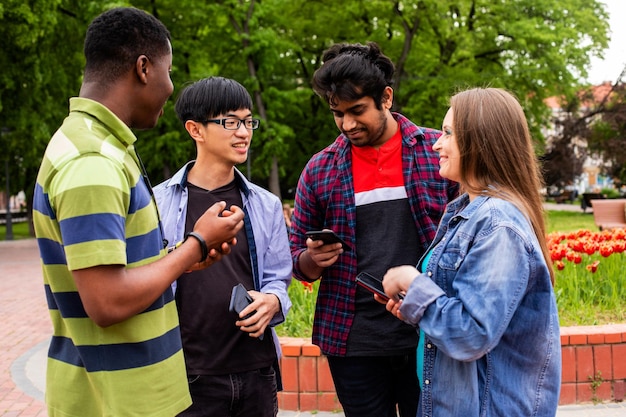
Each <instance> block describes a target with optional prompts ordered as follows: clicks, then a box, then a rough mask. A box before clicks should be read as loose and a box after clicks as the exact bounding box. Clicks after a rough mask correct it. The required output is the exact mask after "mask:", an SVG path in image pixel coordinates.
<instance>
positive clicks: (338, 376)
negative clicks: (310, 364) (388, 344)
mask: <svg viewBox="0 0 626 417" xmlns="http://www.w3.org/2000/svg"><path fill="white" fill-rule="evenodd" d="M328 365H329V367H330V372H331V374H332V376H333V381H334V382H335V389H336V390H337V397H338V398H339V402H341V406H342V407H343V411H344V413H345V415H346V417H368V416H371V417H395V416H397V415H398V412H399V415H400V416H401V417H415V416H416V415H417V405H418V403H419V396H420V389H419V383H418V381H417V368H416V362H415V353H413V354H408V355H400V356H379V357H376V356H374V357H362V356H359V357H338V356H329V357H328Z"/></svg>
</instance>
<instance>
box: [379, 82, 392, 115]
mask: <svg viewBox="0 0 626 417" xmlns="http://www.w3.org/2000/svg"><path fill="white" fill-rule="evenodd" d="M382 106H383V107H384V108H385V109H391V107H392V106H393V88H391V87H389V86H387V87H385V91H383V95H382Z"/></svg>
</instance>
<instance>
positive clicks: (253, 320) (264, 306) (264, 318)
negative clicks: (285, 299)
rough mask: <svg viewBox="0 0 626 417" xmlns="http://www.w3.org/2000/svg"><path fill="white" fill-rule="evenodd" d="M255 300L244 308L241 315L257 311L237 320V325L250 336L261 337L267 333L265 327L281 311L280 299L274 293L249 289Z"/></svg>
mask: <svg viewBox="0 0 626 417" xmlns="http://www.w3.org/2000/svg"><path fill="white" fill-rule="evenodd" d="M248 294H250V297H252V299H253V300H254V301H253V302H252V303H250V305H248V306H247V307H246V308H244V309H243V310H242V311H241V313H239V317H246V316H247V315H248V314H250V313H252V312H255V311H256V312H255V313H254V314H253V315H252V316H250V317H248V318H247V319H244V320H237V321H236V322H235V325H236V326H237V327H239V328H240V329H241V331H243V332H247V333H249V334H250V337H260V336H261V335H263V334H265V328H266V327H267V326H268V325H269V324H270V321H271V320H272V318H273V317H274V316H275V315H276V313H278V312H279V311H280V301H278V297H277V296H276V295H274V294H265V293H262V292H258V291H248Z"/></svg>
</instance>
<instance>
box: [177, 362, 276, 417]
mask: <svg viewBox="0 0 626 417" xmlns="http://www.w3.org/2000/svg"><path fill="white" fill-rule="evenodd" d="M188 378H189V390H190V392H191V399H192V401H193V404H192V405H191V406H190V407H189V408H188V409H187V410H185V411H183V412H182V413H180V414H179V416H180V417H275V416H276V415H277V414H278V399H277V395H276V374H275V372H274V368H272V367H271V366H269V367H267V368H262V369H257V370H254V371H249V372H241V373H237V374H228V375H190V376H189V377H188Z"/></svg>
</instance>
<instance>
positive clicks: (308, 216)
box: [290, 113, 458, 356]
mask: <svg viewBox="0 0 626 417" xmlns="http://www.w3.org/2000/svg"><path fill="white" fill-rule="evenodd" d="M393 116H394V118H395V119H396V120H397V121H398V123H399V125H400V130H401V132H402V171H403V176H404V186H405V188H406V192H407V195H408V199H409V204H410V207H411V212H412V214H413V220H414V221H415V224H416V227H417V231H418V238H419V244H420V246H421V247H422V250H423V251H425V250H426V249H427V247H428V244H429V243H430V241H431V240H432V239H433V238H434V236H435V232H436V230H437V225H438V224H439V220H440V218H441V216H442V215H443V212H444V209H445V206H446V204H447V203H448V201H451V200H452V199H454V198H455V197H456V196H457V195H458V184H457V183H455V182H452V181H448V180H446V179H443V178H441V176H440V175H439V157H438V155H437V153H435V152H434V151H433V150H432V146H433V144H434V143H435V141H436V140H437V139H438V137H439V136H440V134H441V132H440V131H438V130H435V129H429V128H423V127H419V126H416V125H415V124H413V123H412V122H411V121H410V120H409V119H407V118H406V117H404V116H402V115H401V114H398V113H393ZM325 228H326V229H332V230H334V231H335V233H337V234H338V235H339V236H340V237H341V238H343V239H344V240H345V241H346V242H348V244H350V245H351V246H353V247H355V246H356V245H357V244H358V243H357V242H356V238H355V230H356V206H355V198H354V186H353V179H352V153H351V144H350V141H349V140H348V139H347V138H346V137H345V136H344V135H343V134H341V135H339V136H338V137H337V139H336V140H335V141H334V142H333V143H332V144H331V145H329V146H328V147H326V148H325V149H323V150H322V151H320V152H319V153H317V154H315V155H314V156H313V157H312V158H311V159H310V160H309V162H308V163H307V165H306V166H305V168H304V170H303V171H302V174H301V176H300V180H299V181H298V187H297V190H296V197H295V204H294V213H293V218H292V229H291V233H290V244H291V255H292V258H293V261H294V277H295V278H296V279H298V280H302V281H308V279H307V278H306V277H305V276H304V275H303V274H302V272H301V270H300V268H299V265H298V262H297V261H298V257H299V256H300V254H301V253H302V252H303V251H304V250H305V249H306V243H305V242H306V235H305V233H306V232H307V231H308V230H321V229H325ZM383 244H384V243H383ZM356 274H357V259H356V251H354V250H353V251H348V252H344V253H343V254H342V255H341V256H340V257H339V259H338V261H337V262H336V263H335V264H333V265H332V266H330V267H328V268H327V269H326V270H325V271H324V273H323V275H322V279H321V282H320V288H319V293H318V298H317V303H316V308H315V319H314V323H313V337H312V342H313V343H314V344H316V345H318V346H319V347H320V349H321V350H322V352H323V353H324V354H325V355H333V356H343V355H345V354H346V350H347V348H346V342H347V340H348V334H349V332H350V327H351V326H352V322H353V319H354V307H355V303H354V300H355V293H356V281H355V277H356Z"/></svg>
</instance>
